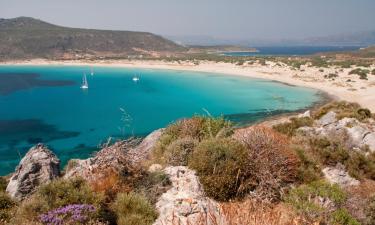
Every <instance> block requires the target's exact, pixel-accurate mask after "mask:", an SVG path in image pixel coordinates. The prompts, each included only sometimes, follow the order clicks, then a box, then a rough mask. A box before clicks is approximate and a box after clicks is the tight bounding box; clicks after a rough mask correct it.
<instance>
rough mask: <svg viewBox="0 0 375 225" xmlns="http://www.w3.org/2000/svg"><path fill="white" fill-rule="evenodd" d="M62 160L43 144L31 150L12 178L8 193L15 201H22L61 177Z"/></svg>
mask: <svg viewBox="0 0 375 225" xmlns="http://www.w3.org/2000/svg"><path fill="white" fill-rule="evenodd" d="M59 175H60V160H59V159H58V158H57V157H56V155H55V154H54V153H53V152H51V151H50V150H49V149H48V148H47V147H46V146H44V145H43V144H38V145H36V146H35V147H33V148H31V149H30V150H29V151H28V152H27V154H26V155H25V157H23V158H22V160H21V162H20V163H19V165H18V166H17V168H16V171H15V173H14V174H13V176H12V177H11V178H10V181H9V184H8V186H7V189H6V191H7V192H8V194H9V195H10V196H12V197H13V198H15V199H18V200H22V199H24V198H25V197H27V196H28V195H30V194H31V193H33V192H34V191H35V188H36V187H38V186H39V185H41V184H46V183H48V182H49V181H51V180H53V179H55V178H57V177H59Z"/></svg>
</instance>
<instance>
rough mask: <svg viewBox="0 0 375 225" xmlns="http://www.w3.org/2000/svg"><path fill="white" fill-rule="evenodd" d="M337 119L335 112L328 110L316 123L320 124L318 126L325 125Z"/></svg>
mask: <svg viewBox="0 0 375 225" xmlns="http://www.w3.org/2000/svg"><path fill="white" fill-rule="evenodd" d="M336 121H337V119H336V113H335V112H333V111H330V112H328V113H327V114H325V115H324V116H323V117H322V118H320V119H319V120H318V121H317V123H318V124H319V125H320V126H326V125H328V124H331V123H334V122H336Z"/></svg>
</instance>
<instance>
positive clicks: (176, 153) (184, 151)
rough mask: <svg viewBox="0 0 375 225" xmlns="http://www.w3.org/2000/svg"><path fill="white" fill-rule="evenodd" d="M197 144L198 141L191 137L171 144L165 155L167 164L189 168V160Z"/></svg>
mask: <svg viewBox="0 0 375 225" xmlns="http://www.w3.org/2000/svg"><path fill="white" fill-rule="evenodd" d="M197 144H198V141H196V140H194V139H192V138H189V137H186V138H181V139H177V140H175V141H174V142H172V143H170V144H169V145H168V147H167V148H166V150H165V153H164V157H165V159H166V163H167V164H168V165H172V166H187V165H188V159H189V157H190V155H191V153H192V152H193V150H194V148H195V147H196V146H197Z"/></svg>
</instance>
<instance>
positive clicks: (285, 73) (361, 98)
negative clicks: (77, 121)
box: [1, 59, 375, 111]
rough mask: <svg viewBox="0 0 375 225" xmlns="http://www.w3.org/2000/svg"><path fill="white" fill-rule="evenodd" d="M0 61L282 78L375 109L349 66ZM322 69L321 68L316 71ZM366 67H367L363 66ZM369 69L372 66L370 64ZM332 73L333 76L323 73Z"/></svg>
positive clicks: (374, 81) (373, 84) (374, 87)
mask: <svg viewBox="0 0 375 225" xmlns="http://www.w3.org/2000/svg"><path fill="white" fill-rule="evenodd" d="M1 65H77V66H84V65H87V66H110V67H126V68H148V69H172V70H185V71H198V72H211V73H220V74H226V75H236V76H246V77H252V78H262V79H269V80H275V81H278V82H283V83H286V84H289V85H296V86H303V87H308V88H314V89H318V90H320V91H323V92H325V93H327V94H329V95H330V96H332V97H334V98H336V99H338V100H346V101H350V102H357V103H359V104H360V105H361V106H362V107H366V108H369V109H370V110H372V111H375V75H371V74H369V75H368V80H361V79H359V76H357V75H349V74H348V73H349V72H350V71H351V70H352V69H353V68H347V69H341V68H335V67H330V68H316V67H308V66H302V67H301V69H300V70H294V69H291V68H289V67H288V66H287V65H283V64H281V65H276V63H275V62H270V61H267V65H259V64H253V65H241V66H239V65H235V64H231V63H216V62H207V61H200V62H199V64H198V65H196V64H194V63H193V62H187V61H185V62H181V61H180V62H166V61H159V60H152V61H151V60H98V61H85V60H75V61H50V60H43V59H35V60H29V61H12V62H6V63H1ZM320 69H323V70H324V71H323V72H322V71H320ZM367 69H368V68H367ZM371 69H373V68H371ZM330 73H336V74H337V75H338V77H336V78H334V79H329V78H325V77H324V75H328V74H330Z"/></svg>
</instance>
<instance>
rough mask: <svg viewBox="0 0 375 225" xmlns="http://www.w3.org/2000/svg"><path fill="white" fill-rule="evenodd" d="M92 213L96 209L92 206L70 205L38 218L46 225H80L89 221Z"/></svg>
mask: <svg viewBox="0 0 375 225" xmlns="http://www.w3.org/2000/svg"><path fill="white" fill-rule="evenodd" d="M94 212H96V208H95V206H93V205H88V204H71V205H66V206H63V207H60V208H57V209H54V210H51V211H49V212H47V213H44V214H42V215H40V217H39V218H40V220H41V222H42V223H44V224H48V225H63V224H71V223H72V224H75V223H78V224H82V223H84V222H86V221H87V220H88V219H90V215H92V214H93V213H94Z"/></svg>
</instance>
